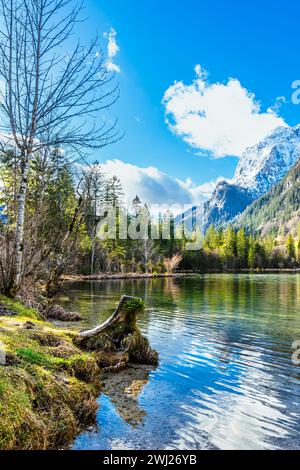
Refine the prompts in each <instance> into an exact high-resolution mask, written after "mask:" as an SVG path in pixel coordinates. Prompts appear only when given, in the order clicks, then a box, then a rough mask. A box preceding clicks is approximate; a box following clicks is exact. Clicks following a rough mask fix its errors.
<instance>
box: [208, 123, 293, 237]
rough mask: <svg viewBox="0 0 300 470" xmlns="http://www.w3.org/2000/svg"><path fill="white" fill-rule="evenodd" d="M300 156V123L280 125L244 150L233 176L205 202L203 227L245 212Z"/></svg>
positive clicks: (221, 223) (220, 222)
mask: <svg viewBox="0 0 300 470" xmlns="http://www.w3.org/2000/svg"><path fill="white" fill-rule="evenodd" d="M299 158H300V125H298V126H296V127H278V128H277V129H275V130H274V131H273V132H271V133H270V134H269V135H268V136H267V137H266V138H265V139H263V140H262V141H260V142H259V143H258V144H256V145H254V146H253V147H249V148H247V149H246V150H245V152H244V153H243V155H242V157H241V159H240V161H239V164H238V166H237V169H236V172H235V175H234V178H233V180H232V181H230V182H226V181H222V182H220V183H219V184H218V185H217V187H216V189H215V191H214V193H213V195H212V197H211V199H210V200H209V201H208V202H206V203H205V205H204V230H206V229H207V228H208V227H209V226H210V225H211V224H214V225H215V226H220V225H223V224H224V223H226V222H228V221H229V220H232V219H233V218H234V217H236V216H237V215H238V214H240V213H242V212H243V211H244V210H245V209H246V208H247V207H248V206H249V205H250V204H251V203H252V202H253V201H255V200H256V199H258V198H259V197H260V196H262V195H263V194H265V193H266V192H268V191H269V190H270V188H272V187H273V186H274V185H276V183H278V182H279V181H280V180H282V178H283V177H284V176H285V175H286V173H287V172H288V171H289V169H290V168H291V167H292V166H293V165H294V164H295V163H296V162H297V161H298V160H299Z"/></svg>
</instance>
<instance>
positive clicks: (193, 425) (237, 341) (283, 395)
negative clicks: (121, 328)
mask: <svg viewBox="0 0 300 470" xmlns="http://www.w3.org/2000/svg"><path fill="white" fill-rule="evenodd" d="M122 294H128V295H134V296H138V297H142V298H143V299H144V300H145V303H146V311H145V313H144V314H143V316H142V317H141V318H140V319H139V325H140V327H141V329H142V331H143V333H144V334H145V335H146V336H147V337H148V338H149V340H150V344H151V346H153V347H154V348H156V349H157V350H158V352H159V355H160V365H159V367H158V368H157V369H156V370H151V369H147V368H142V369H131V370H129V371H125V372H124V373H121V374H116V375H115V377H114V379H113V380H114V382H112V383H108V384H106V388H105V392H104V393H103V394H102V395H101V396H100V398H99V404H100V408H99V411H98V416H97V423H98V429H90V430H88V431H86V432H84V433H82V434H81V435H79V436H78V438H77V439H76V440H75V442H74V445H73V449H92V450H96V449H151V450H154V449H187V450H194V449H285V448H289V449H299V448H300V365H298V366H297V365H294V364H293V362H292V353H293V351H292V343H293V342H294V341H295V340H300V275H299V274H274V275H272V274H265V275H259V274H238V275H231V274H212V275H203V276H197V277H193V278H175V279H148V280H134V281H132V280H131V281H102V282H78V283H74V284H72V285H70V287H69V288H68V290H67V291H65V292H64V293H63V294H62V295H60V297H59V301H60V303H61V304H62V305H63V306H64V307H65V308H67V309H69V310H77V311H79V312H80V313H81V314H82V315H83V316H84V321H83V322H81V323H80V325H74V327H76V328H84V327H88V326H95V325H96V324H99V323H101V322H102V321H104V320H105V319H106V318H108V316H110V315H111V313H112V311H113V310H114V308H115V307H116V305H117V303H118V301H119V299H120V296H121V295H122Z"/></svg>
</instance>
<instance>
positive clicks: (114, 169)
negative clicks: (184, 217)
mask: <svg viewBox="0 0 300 470" xmlns="http://www.w3.org/2000/svg"><path fill="white" fill-rule="evenodd" d="M101 167H102V169H103V172H104V174H105V175H106V176H107V177H112V176H113V175H115V176H117V177H118V178H119V179H120V180H121V183H122V186H123V189H124V192H125V195H126V198H127V201H128V204H129V205H130V204H131V202H132V200H133V199H134V198H135V196H136V195H138V196H139V198H140V199H141V201H142V202H144V203H147V204H170V205H171V204H182V205H183V204H199V203H201V202H204V201H206V200H207V199H209V197H210V195H211V193H212V191H213V190H214V188H215V186H216V182H209V183H204V184H202V185H196V184H195V183H194V182H193V181H192V180H191V179H187V180H186V181H185V182H184V181H181V180H179V179H175V178H171V177H170V176H169V175H167V174H166V173H163V172H162V171H160V170H158V169H157V168H155V167H147V168H141V167H138V166H136V165H132V164H130V163H125V162H123V161H121V160H117V159H114V160H107V161H106V162H105V163H103V164H101Z"/></svg>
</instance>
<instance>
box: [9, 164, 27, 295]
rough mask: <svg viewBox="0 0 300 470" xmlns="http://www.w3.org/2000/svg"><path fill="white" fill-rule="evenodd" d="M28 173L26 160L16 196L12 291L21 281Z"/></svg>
mask: <svg viewBox="0 0 300 470" xmlns="http://www.w3.org/2000/svg"><path fill="white" fill-rule="evenodd" d="M28 172H29V159H28V157H27V158H26V161H25V163H24V167H23V171H22V175H21V182H20V189H19V194H18V217H17V224H16V235H15V253H14V273H13V282H12V285H13V289H14V290H16V289H18V288H19V286H20V283H21V280H22V269H23V255H24V225H25V210H26V195H27V183H28Z"/></svg>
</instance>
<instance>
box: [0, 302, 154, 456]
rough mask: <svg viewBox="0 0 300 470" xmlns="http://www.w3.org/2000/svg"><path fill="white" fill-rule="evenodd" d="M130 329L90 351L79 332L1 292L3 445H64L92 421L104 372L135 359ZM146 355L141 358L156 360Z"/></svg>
mask: <svg viewBox="0 0 300 470" xmlns="http://www.w3.org/2000/svg"><path fill="white" fill-rule="evenodd" d="M125 307H126V305H125ZM140 307H141V304H139V308H140ZM132 328H133V329H134V331H133V330H132V329H131V331H127V332H126V335H125V333H124V336H123V337H121V338H119V342H118V344H116V343H115V342H114V343H111V344H110V343H109V342H108V343H106V344H103V341H100V340H99V347H93V348H92V350H89V349H90V348H86V346H85V345H84V344H81V343H82V341H79V340H78V339H79V335H78V333H76V332H73V331H70V330H67V329H62V328H57V327H55V326H54V325H53V324H51V323H47V322H45V321H43V320H41V319H40V317H39V314H38V313H37V312H36V311H35V310H34V309H30V308H27V307H25V306H24V305H22V304H21V303H19V302H16V301H13V300H9V299H7V298H5V297H1V296H0V449H1V450H9V449H24V450H25V449H57V448H63V447H66V446H67V445H68V444H69V443H70V442H71V441H72V439H73V438H74V437H75V436H76V434H77V433H79V432H80V431H81V430H82V429H84V428H86V427H87V426H89V425H92V424H94V423H95V417H96V411H97V397H98V395H99V393H100V391H101V375H102V374H103V372H107V371H108V370H109V371H110V370H111V369H114V368H115V369H116V371H117V370H118V368H120V365H121V366H122V367H126V363H127V362H129V361H135V362H137V360H136V358H137V353H136V346H135V349H134V351H133V350H132V353H131V350H130V348H128V347H127V348H126V347H125V346H126V345H128V337H130V336H131V335H132V336H133V337H136V328H137V327H136V324H135V322H133V324H132ZM145 341H146V342H147V340H146V339H145ZM100 345H101V346H100ZM143 348H145V345H144V344H143ZM147 353H149V358H147V357H145V355H144V357H139V360H140V362H148V363H150V362H152V363H153V364H155V363H157V354H156V353H155V351H153V350H152V349H151V348H150V347H148V350H147Z"/></svg>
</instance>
